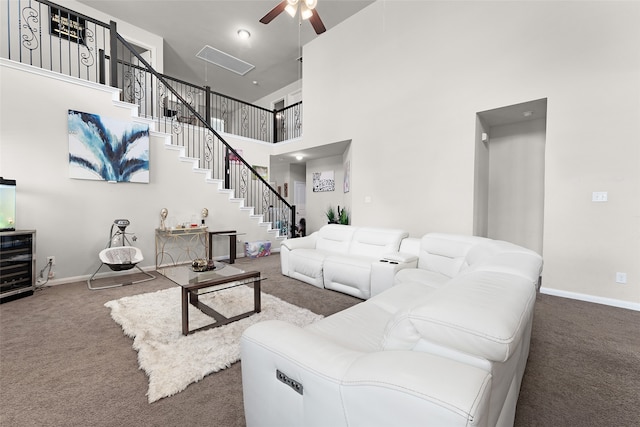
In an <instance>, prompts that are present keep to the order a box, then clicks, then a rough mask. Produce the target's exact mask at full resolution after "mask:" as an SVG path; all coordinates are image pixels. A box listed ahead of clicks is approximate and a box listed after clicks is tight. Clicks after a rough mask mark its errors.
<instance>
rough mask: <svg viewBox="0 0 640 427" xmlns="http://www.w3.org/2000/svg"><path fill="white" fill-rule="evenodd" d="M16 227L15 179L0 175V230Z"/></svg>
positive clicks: (9, 229) (10, 229)
mask: <svg viewBox="0 0 640 427" xmlns="http://www.w3.org/2000/svg"><path fill="white" fill-rule="evenodd" d="M15 229H16V180H15V179H4V178H2V177H0V231H13V230H15Z"/></svg>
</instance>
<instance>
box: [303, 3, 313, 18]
mask: <svg viewBox="0 0 640 427" xmlns="http://www.w3.org/2000/svg"><path fill="white" fill-rule="evenodd" d="M300 16H301V17H302V19H309V18H311V17H312V16H313V10H311V9H309V8H308V7H307V6H305V5H304V4H303V5H302V9H301V10H300Z"/></svg>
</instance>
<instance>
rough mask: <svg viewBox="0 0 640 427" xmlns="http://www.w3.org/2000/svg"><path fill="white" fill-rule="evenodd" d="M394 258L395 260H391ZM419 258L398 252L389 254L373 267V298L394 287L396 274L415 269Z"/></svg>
mask: <svg viewBox="0 0 640 427" xmlns="http://www.w3.org/2000/svg"><path fill="white" fill-rule="evenodd" d="M390 258H392V259H393V260H391V259H390ZM417 265H418V258H417V257H416V256H413V255H411V254H406V253H402V252H396V253H394V254H391V253H390V254H387V255H385V257H384V258H383V259H380V260H378V261H374V262H373V264H372V265H371V296H374V295H378V294H379V293H381V292H384V291H386V290H387V289H389V288H390V287H392V286H393V283H394V277H395V276H396V273H397V272H398V271H400V270H404V269H405V268H415V267H416V266H417Z"/></svg>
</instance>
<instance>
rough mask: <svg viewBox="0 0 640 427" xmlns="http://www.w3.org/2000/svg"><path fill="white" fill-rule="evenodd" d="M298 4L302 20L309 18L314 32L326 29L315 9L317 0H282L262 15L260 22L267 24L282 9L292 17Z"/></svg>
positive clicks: (317, 32)
mask: <svg viewBox="0 0 640 427" xmlns="http://www.w3.org/2000/svg"><path fill="white" fill-rule="evenodd" d="M298 4H300V17H301V18H302V19H303V20H307V19H308V20H309V22H311V25H312V26H313V29H314V30H315V32H316V34H322V33H324V32H325V31H327V29H326V28H325V27H324V24H323V23H322V20H321V19H320V15H318V11H316V10H315V8H316V5H317V4H318V0H282V1H281V2H280V3H278V5H277V6H276V7H274V8H273V9H271V10H270V11H269V13H267V14H266V15H264V16H263V17H262V19H260V22H262V23H263V24H268V23H269V22H271V21H273V19H274V18H275V17H276V16H278V15H280V14H281V13H282V11H286V12H287V13H288V14H289V15H291V17H292V18H293V17H294V16H296V12H297V11H298Z"/></svg>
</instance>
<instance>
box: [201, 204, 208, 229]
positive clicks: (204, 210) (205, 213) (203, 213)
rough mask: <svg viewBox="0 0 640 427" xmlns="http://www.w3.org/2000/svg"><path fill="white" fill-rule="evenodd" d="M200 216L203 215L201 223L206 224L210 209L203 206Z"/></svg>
mask: <svg viewBox="0 0 640 427" xmlns="http://www.w3.org/2000/svg"><path fill="white" fill-rule="evenodd" d="M200 216H202V221H201V224H202V225H203V226H204V219H205V218H206V217H208V216H209V209H207V208H202V211H200Z"/></svg>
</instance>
